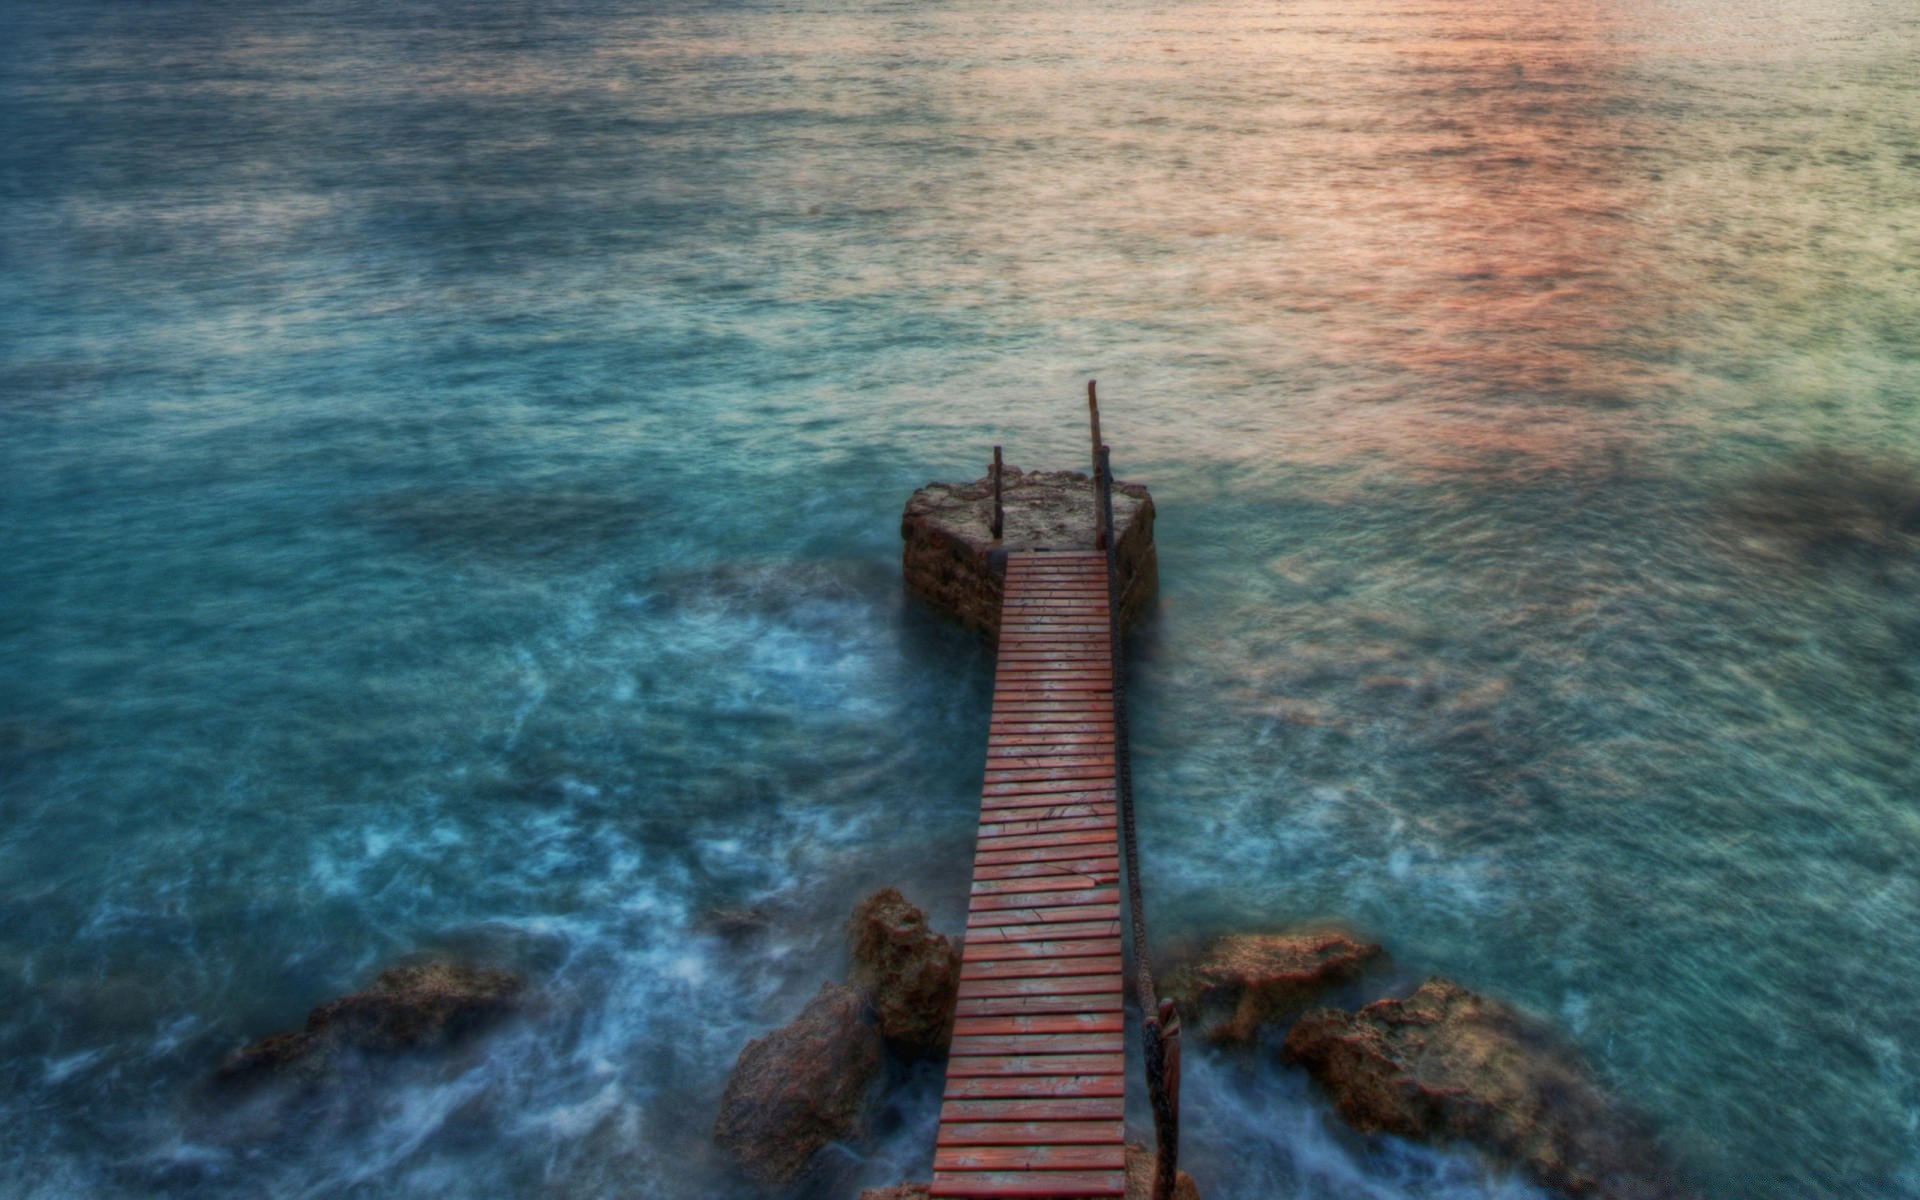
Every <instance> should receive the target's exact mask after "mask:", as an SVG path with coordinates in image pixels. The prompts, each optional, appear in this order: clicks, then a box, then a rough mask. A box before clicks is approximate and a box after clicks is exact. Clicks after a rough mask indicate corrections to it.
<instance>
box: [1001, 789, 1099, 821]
mask: <svg viewBox="0 0 1920 1200" xmlns="http://www.w3.org/2000/svg"><path fill="white" fill-rule="evenodd" d="M1089 794H1091V795H1092V796H1095V797H1099V796H1100V793H1099V792H1093V793H1086V792H1054V793H1052V794H1048V793H1044V792H1043V793H1041V794H1040V795H1037V796H1000V797H994V798H993V802H992V803H988V802H986V801H982V802H981V805H980V819H981V820H982V821H992V822H993V823H994V824H996V825H1000V824H1004V823H1006V822H1007V821H1061V820H1065V819H1067V818H1068V817H1112V816H1114V815H1115V807H1114V802H1113V800H1112V799H1111V798H1106V799H1083V797H1085V796H1087V795H1089Z"/></svg>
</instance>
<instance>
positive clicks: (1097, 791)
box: [980, 780, 1114, 814]
mask: <svg viewBox="0 0 1920 1200" xmlns="http://www.w3.org/2000/svg"><path fill="white" fill-rule="evenodd" d="M1074 782H1079V781H1077V780H1076V781H1074ZM1113 803H1114V790H1113V787H1112V786H1111V785H1109V786H1107V787H1104V788H1097V787H1087V786H1085V785H1084V784H1083V785H1082V786H1080V787H1078V788H1069V789H1061V790H1058V791H1055V790H1052V789H1049V790H1047V791H1031V792H1028V791H1021V792H988V793H986V794H984V795H982V796H981V797H980V807H981V811H982V813H983V814H985V813H993V812H999V811H1002V810H1005V809H1016V808H1033V807H1035V806H1038V805H1053V806H1055V807H1060V808H1071V807H1073V806H1074V805H1086V804H1091V805H1097V806H1099V807H1102V808H1106V807H1110V806H1111V805H1112V804H1113Z"/></svg>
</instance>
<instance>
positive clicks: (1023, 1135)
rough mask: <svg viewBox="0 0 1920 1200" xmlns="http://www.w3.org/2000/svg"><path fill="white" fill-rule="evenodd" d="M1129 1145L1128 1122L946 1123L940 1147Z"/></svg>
mask: <svg viewBox="0 0 1920 1200" xmlns="http://www.w3.org/2000/svg"><path fill="white" fill-rule="evenodd" d="M1113 1142H1120V1143H1121V1144H1122V1145H1124V1144H1125V1143H1126V1123H1125V1122H1124V1121H1116V1120H1105V1121H1049V1120H1045V1119H1041V1120H1026V1121H944V1122H942V1123H941V1125H940V1136H939V1140H938V1141H937V1142H935V1143H934V1144H935V1145H936V1146H1075V1145H1086V1146H1104V1145H1110V1144H1112V1143H1113Z"/></svg>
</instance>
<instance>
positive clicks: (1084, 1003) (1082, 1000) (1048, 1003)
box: [954, 992, 1123, 1017]
mask: <svg viewBox="0 0 1920 1200" xmlns="http://www.w3.org/2000/svg"><path fill="white" fill-rule="evenodd" d="M1122 1008H1123V1000H1122V998H1121V995H1120V993H1119V992H1097V993H1082V994H1078V995H1066V996H970V997H968V998H967V999H965V1000H962V1001H960V1002H959V1003H958V1004H957V1005H955V1006H954V1012H955V1013H956V1014H957V1015H959V1016H962V1017H995V1016H1026V1015H1030V1014H1033V1013H1052V1014H1056V1015H1057V1014H1061V1013H1067V1014H1074V1013H1117V1012H1120V1011H1121V1010H1122Z"/></svg>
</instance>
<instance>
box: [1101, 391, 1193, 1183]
mask: <svg viewBox="0 0 1920 1200" xmlns="http://www.w3.org/2000/svg"><path fill="white" fill-rule="evenodd" d="M1087 404H1088V406H1089V407H1090V408H1092V409H1093V420H1094V429H1095V435H1094V436H1095V438H1096V441H1095V443H1094V452H1093V489H1094V502H1095V503H1094V516H1095V520H1096V521H1097V522H1098V524H1099V527H1100V528H1101V529H1102V530H1103V531H1104V532H1105V533H1106V534H1107V535H1108V536H1105V537H1104V538H1103V539H1102V541H1101V544H1100V549H1102V550H1105V551H1106V557H1107V626H1108V631H1109V634H1110V641H1111V646H1112V653H1113V658H1112V667H1113V782H1114V798H1115V799H1116V800H1117V801H1118V802H1119V803H1118V804H1117V805H1116V806H1115V807H1116V808H1117V809H1118V810H1119V814H1118V815H1119V824H1120V855H1121V863H1122V866H1123V867H1124V869H1125V870H1126V876H1127V926H1128V940H1129V942H1130V943H1131V946H1132V950H1133V979H1132V983H1133V999H1134V1003H1135V1004H1136V1005H1137V1006H1138V1007H1139V1009H1140V1050H1141V1058H1142V1059H1144V1060H1145V1066H1146V1075H1147V1096H1148V1099H1149V1100H1150V1101H1151V1102H1152V1106H1153V1140H1154V1168H1153V1200H1173V1190H1174V1185H1175V1183H1177V1182H1178V1181H1179V1178H1180V1174H1179V1171H1180V1013H1179V1010H1178V1009H1176V1008H1175V1007H1174V1004H1173V1001H1171V1000H1161V999H1160V994H1159V991H1158V990H1157V989H1156V988H1155V987H1154V983H1153V964H1152V962H1151V961H1150V960H1149V959H1148V957H1147V914H1146V901H1145V899H1144V897H1143V896H1142V894H1141V889H1140V837H1139V831H1138V829H1137V827H1136V826H1135V824H1134V818H1133V762H1132V756H1131V754H1130V750H1131V746H1130V745H1129V739H1128V736H1127V692H1126V686H1125V685H1126V680H1125V673H1124V668H1125V661H1124V657H1123V654H1122V651H1121V627H1120V562H1119V555H1118V554H1117V552H1116V546H1115V543H1116V542H1118V541H1119V539H1118V538H1117V537H1114V536H1112V532H1113V453H1112V451H1111V450H1109V449H1108V448H1107V447H1106V446H1103V445H1100V444H1099V442H1098V440H1097V439H1098V437H1099V433H1098V430H1099V422H1100V410H1099V408H1098V407H1097V406H1095V402H1094V399H1093V385H1092V384H1091V383H1089V384H1088V385H1087Z"/></svg>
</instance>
